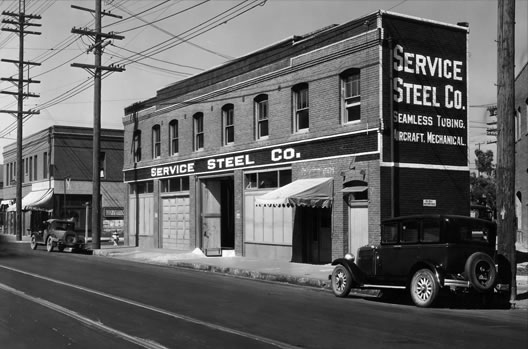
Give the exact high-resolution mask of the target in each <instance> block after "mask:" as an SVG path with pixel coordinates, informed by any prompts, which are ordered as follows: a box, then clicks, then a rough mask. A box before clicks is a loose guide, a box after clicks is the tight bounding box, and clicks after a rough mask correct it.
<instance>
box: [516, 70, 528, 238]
mask: <svg viewBox="0 0 528 349" xmlns="http://www.w3.org/2000/svg"><path fill="white" fill-rule="evenodd" d="M515 109H516V114H515V208H516V216H517V229H518V234H517V241H518V242H520V243H522V244H524V246H528V63H527V64H525V65H524V67H523V69H522V70H521V71H520V72H519V74H518V75H517V77H516V78H515Z"/></svg>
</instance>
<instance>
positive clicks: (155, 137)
mask: <svg viewBox="0 0 528 349" xmlns="http://www.w3.org/2000/svg"><path fill="white" fill-rule="evenodd" d="M160 156H161V131H160V125H154V126H153V127H152V158H153V159H156V158H159V157H160Z"/></svg>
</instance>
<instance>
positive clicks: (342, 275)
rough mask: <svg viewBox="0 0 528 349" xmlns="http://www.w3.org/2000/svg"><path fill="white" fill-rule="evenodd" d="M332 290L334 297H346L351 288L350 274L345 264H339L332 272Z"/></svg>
mask: <svg viewBox="0 0 528 349" xmlns="http://www.w3.org/2000/svg"><path fill="white" fill-rule="evenodd" d="M331 281H332V291H333V292H334V295H336V297H346V296H348V294H349V293H350V289H351V288H352V282H353V280H352V275H351V274H350V272H349V271H348V269H347V268H345V266H343V265H341V264H339V265H337V266H336V267H335V268H334V271H333V272H332V279H331Z"/></svg>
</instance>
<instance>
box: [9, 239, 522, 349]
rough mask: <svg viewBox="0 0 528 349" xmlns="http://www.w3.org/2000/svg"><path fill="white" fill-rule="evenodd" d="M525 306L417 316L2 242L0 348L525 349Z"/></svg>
mask: <svg viewBox="0 0 528 349" xmlns="http://www.w3.org/2000/svg"><path fill="white" fill-rule="evenodd" d="M527 345H528V311H526V310H502V309H482V308H474V309H467V308H462V307H458V308H457V307H454V308H446V307H440V308H433V309H421V308H417V307H414V306H413V305H411V304H410V303H408V302H406V301H403V302H390V303H388V302H380V301H373V300H368V299H361V298H353V297H349V298H347V299H339V298H336V297H334V296H333V295H331V294H330V293H329V292H327V291H320V290H313V289H309V288H303V287H295V286H287V285H280V284H274V283H267V282H261V281H255V280H247V279H241V278H236V277H232V276H223V275H218V274H212V273H205V272H198V271H192V270H181V269H175V268H170V267H163V266H155V265H149V264H142V263H136V262H129V261H123V260H116V259H111V258H104V257H97V256H91V255H82V254H73V253H59V252H53V253H51V254H49V253H47V252H46V251H45V249H44V248H43V247H40V248H39V249H38V250H37V251H32V250H30V248H29V245H28V244H20V243H19V244H5V243H4V244H3V245H1V246H0V347H2V348H277V347H278V348H325V349H326V348H339V349H342V348H344V347H355V348H392V347H397V348H424V347H427V348H446V347H452V348H471V347H475V346H478V347H479V348H494V349H496V348H498V347H500V348H526V347H527Z"/></svg>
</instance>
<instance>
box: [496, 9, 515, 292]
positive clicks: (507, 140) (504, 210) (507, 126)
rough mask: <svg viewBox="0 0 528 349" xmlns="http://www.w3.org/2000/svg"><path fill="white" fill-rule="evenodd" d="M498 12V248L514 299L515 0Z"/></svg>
mask: <svg viewBox="0 0 528 349" xmlns="http://www.w3.org/2000/svg"><path fill="white" fill-rule="evenodd" d="M497 12H498V21H497V23H498V33H497V45H498V47H497V131H498V132H497V210H498V213H499V214H498V217H497V228H498V231H497V237H498V252H499V253H500V254H502V255H503V256H505V257H506V259H507V261H508V263H509V267H510V271H511V280H510V301H515V299H516V297H517V282H516V278H517V263H516V259H515V240H516V234H517V229H516V228H517V227H516V217H515V196H514V193H515V129H514V127H515V126H514V116H515V77H514V64H515V62H514V56H515V47H514V44H515V38H514V33H515V30H514V28H515V0H499V1H498V11H497Z"/></svg>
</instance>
